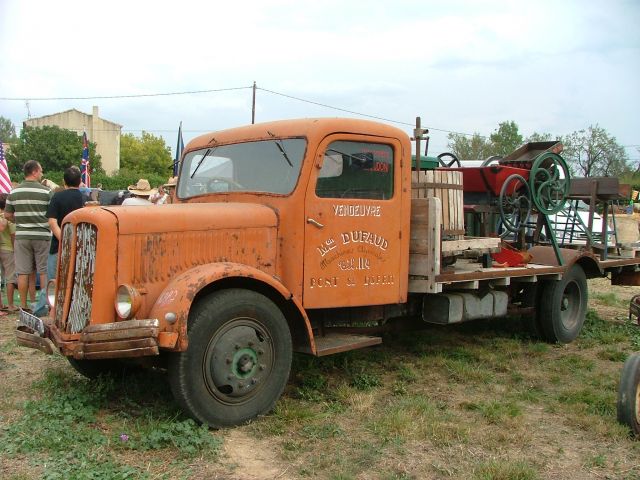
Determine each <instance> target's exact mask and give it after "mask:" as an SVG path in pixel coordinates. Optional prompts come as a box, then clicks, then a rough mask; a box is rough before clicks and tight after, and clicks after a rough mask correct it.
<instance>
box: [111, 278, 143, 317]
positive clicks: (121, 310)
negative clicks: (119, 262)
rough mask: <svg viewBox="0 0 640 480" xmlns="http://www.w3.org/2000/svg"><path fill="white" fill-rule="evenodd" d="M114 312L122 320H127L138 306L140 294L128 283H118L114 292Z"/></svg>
mask: <svg viewBox="0 0 640 480" xmlns="http://www.w3.org/2000/svg"><path fill="white" fill-rule="evenodd" d="M115 307H116V313H117V314H118V317H120V318H122V319H123V320H129V319H130V318H133V316H134V315H135V314H136V312H137V311H138V308H139V307H140V294H139V293H138V292H137V290H136V289H135V288H133V287H131V286H129V285H120V286H119V287H118V292H117V293H116V305H115Z"/></svg>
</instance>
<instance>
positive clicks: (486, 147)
mask: <svg viewBox="0 0 640 480" xmlns="http://www.w3.org/2000/svg"><path fill="white" fill-rule="evenodd" d="M447 138H448V139H449V142H448V143H447V147H448V148H449V151H450V152H451V153H453V154H454V155H455V156H456V157H458V158H459V159H460V160H484V159H485V158H487V157H489V156H491V144H490V143H489V142H488V141H487V139H486V138H485V137H483V136H481V135H480V134H479V133H474V134H473V136H472V137H469V136H468V135H461V134H459V133H450V134H449V135H448V136H447Z"/></svg>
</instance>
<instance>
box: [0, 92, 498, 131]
mask: <svg viewBox="0 0 640 480" xmlns="http://www.w3.org/2000/svg"><path fill="white" fill-rule="evenodd" d="M252 88H253V87H252V86H248V87H230V88H216V89H207V90H185V91H180V92H159V93H138V94H130V95H91V96H84V97H0V100H5V101H21V102H30V101H56V100H109V99H111V100H112V99H120V98H145V97H169V96H174V95H195V94H201V93H214V92H229V91H234V90H248V89H252ZM256 90H262V91H264V92H267V93H271V94H273V95H279V96H281V97H285V98H290V99H292V100H296V101H299V102H304V103H309V104H312V105H317V106H320V107H324V108H329V109H331V110H337V111H340V112H345V113H350V114H352V115H359V116H362V117H367V118H373V119H375V120H382V121H384V122H390V123H396V124H399V125H406V126H409V127H414V126H415V125H414V124H412V123H408V122H403V121H400V120H394V119H390V118H385V117H380V116H376V115H369V114H367V113H362V112H356V111H354V110H348V109H346V108H341V107H335V106H333V105H328V104H326V103H320V102H316V101H313V100H308V99H305V98H300V97H295V96H293V95H287V94H286V93H281V92H276V91H274V90H269V89H267V88H261V87H256ZM426 128H428V129H429V130H434V131H437V132H444V133H453V134H455V135H465V136H474V135H476V134H471V133H464V132H455V131H452V130H445V129H442V128H436V127H426ZM480 137H482V138H486V137H485V136H483V135H480Z"/></svg>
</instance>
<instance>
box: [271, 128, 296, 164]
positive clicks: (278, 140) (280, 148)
mask: <svg viewBox="0 0 640 480" xmlns="http://www.w3.org/2000/svg"><path fill="white" fill-rule="evenodd" d="M267 133H268V134H269V135H271V136H272V137H273V138H274V142H275V144H276V147H278V150H280V153H281V154H282V156H283V157H284V159H285V160H286V161H287V163H288V164H289V166H290V167H291V168H293V163H291V160H289V156H288V155H287V152H286V151H285V150H284V146H283V145H282V140H281V139H279V138H275V137H276V136H275V134H273V133H271V132H269V131H267Z"/></svg>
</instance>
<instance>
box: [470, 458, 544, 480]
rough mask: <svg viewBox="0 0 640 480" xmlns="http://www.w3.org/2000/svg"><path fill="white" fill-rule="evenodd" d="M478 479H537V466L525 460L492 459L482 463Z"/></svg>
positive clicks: (477, 473)
mask: <svg viewBox="0 0 640 480" xmlns="http://www.w3.org/2000/svg"><path fill="white" fill-rule="evenodd" d="M474 478H476V479H477V480H536V479H538V478H540V477H539V475H538V473H537V472H536V470H535V468H534V467H532V466H531V465H529V464H528V463H527V462H524V461H516V462H512V461H497V460H494V461H490V462H485V463H482V464H480V465H479V466H478V467H477V468H476V470H475V472H474Z"/></svg>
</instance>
